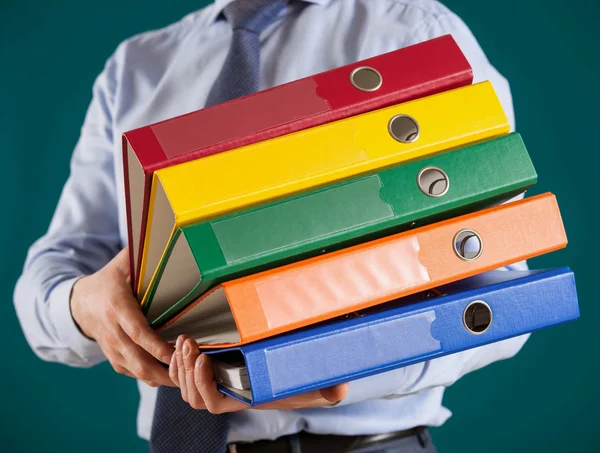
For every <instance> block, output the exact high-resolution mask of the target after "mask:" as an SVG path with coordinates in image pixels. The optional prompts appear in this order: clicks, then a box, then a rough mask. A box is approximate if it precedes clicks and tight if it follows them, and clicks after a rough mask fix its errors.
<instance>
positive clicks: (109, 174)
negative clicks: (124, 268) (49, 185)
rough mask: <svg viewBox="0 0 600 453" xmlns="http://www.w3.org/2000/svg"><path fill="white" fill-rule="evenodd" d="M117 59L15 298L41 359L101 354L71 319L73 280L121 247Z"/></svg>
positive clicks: (75, 359)
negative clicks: (117, 185) (116, 132)
mask: <svg viewBox="0 0 600 453" xmlns="http://www.w3.org/2000/svg"><path fill="white" fill-rule="evenodd" d="M116 73H117V68H116V63H115V59H114V58H111V59H109V60H108V61H107V63H106V65H105V68H104V70H103V72H102V73H101V74H100V75H99V76H98V77H97V79H96V81H95V83H94V86H93V97H92V101H91V104H90V106H89V108H88V111H87V113H86V116H85V120H84V124H83V126H82V129H81V135H80V138H79V140H78V142H77V144H76V147H75V150H74V153H73V155H72V158H71V169H70V175H69V178H68V180H67V182H66V184H65V186H64V188H63V191H62V194H61V196H60V199H59V202H58V206H57V208H56V210H55V213H54V216H53V218H52V221H51V223H50V226H49V229H48V231H47V232H46V234H45V235H44V236H43V237H41V238H40V239H38V240H37V241H36V242H35V243H34V244H33V245H32V246H31V248H30V249H29V251H28V254H27V258H26V261H25V265H24V269H23V273H22V274H21V276H20V277H19V280H18V282H17V285H16V288H15V291H14V298H13V299H14V304H15V308H16V312H17V316H18V318H19V321H20V323H21V326H22V329H23V332H24V334H25V337H26V339H27V341H28V343H29V345H30V346H31V348H32V349H33V351H34V352H35V353H36V354H37V355H38V356H39V357H40V358H42V359H44V360H47V361H53V362H61V363H64V364H68V365H72V366H81V367H84V366H91V365H94V364H96V363H99V362H101V361H103V360H104V356H103V354H102V351H101V350H100V348H99V347H98V345H97V344H96V343H95V342H94V341H92V340H90V339H88V338H87V337H85V336H84V335H83V334H82V333H81V332H80V330H79V328H78V326H77V325H76V324H75V322H74V321H73V318H72V316H71V312H70V300H69V299H70V294H71V289H72V287H73V284H74V282H75V281H76V280H77V279H78V278H80V277H82V276H84V275H88V274H91V273H94V272H95V271H97V270H98V269H100V268H101V267H102V266H104V265H105V264H106V263H107V262H108V261H110V259H111V258H112V257H114V256H115V255H116V253H117V252H118V251H119V250H120V248H122V244H121V241H120V237H119V228H118V218H117V215H118V214H117V194H116V189H115V176H114V154H113V150H114V149H115V147H114V139H115V137H114V136H113V128H112V108H113V93H114V87H115V85H116V81H115V74H116Z"/></svg>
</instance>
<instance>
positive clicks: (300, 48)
mask: <svg viewBox="0 0 600 453" xmlns="http://www.w3.org/2000/svg"><path fill="white" fill-rule="evenodd" d="M230 1H231V0H222V1H217V2H216V4H211V5H210V6H208V7H207V8H204V9H202V10H200V11H197V12H194V13H192V14H189V15H188V16H186V17H184V18H183V19H181V20H180V21H179V22H177V23H175V24H172V25H170V26H168V27H166V28H163V29H160V30H155V31H150V32H147V33H142V34H140V35H137V36H134V37H133V38H131V39H129V40H127V41H125V42H123V43H122V44H121V45H119V47H118V48H117V49H116V51H115V53H114V54H113V55H112V56H111V57H110V59H109V60H108V61H107V63H106V66H105V68H104V70H103V72H102V73H101V74H100V75H99V76H98V78H97V80H96V82H95V84H94V87H93V99H92V101H91V104H90V106H89V110H88V112H87V115H86V117H85V121H84V123H83V126H82V129H81V137H80V139H79V141H78V143H77V146H76V148H75V151H74V154H73V157H72V161H71V173H70V177H69V179H68V181H67V182H66V184H65V187H64V190H63V192H62V196H61V198H60V201H59V203H58V206H57V208H56V212H55V214H54V217H53V219H52V222H51V224H50V227H49V230H48V232H47V234H46V235H44V236H43V237H42V238H40V239H39V240H38V241H36V243H35V244H33V245H32V247H31V248H30V250H29V254H28V256H27V261H26V263H25V267H24V270H23V274H22V276H21V277H20V279H19V281H18V283H17V287H16V290H15V295H14V302H15V306H16V309H17V313H18V316H19V319H20V322H21V324H22V327H23V330H24V332H25V335H26V337H27V340H28V342H29V344H30V345H31V347H32V348H33V350H34V351H35V352H36V354H37V355H38V356H39V357H41V358H42V359H44V360H48V361H55V362H62V363H65V364H68V365H71V366H79V367H89V366H92V365H95V364H97V363H99V362H101V361H103V360H105V358H104V356H103V354H102V351H101V350H100V349H99V347H98V346H97V344H96V343H94V342H93V341H90V340H88V339H87V338H85V337H84V336H83V335H82V334H81V333H80V332H79V330H78V329H77V327H76V325H75V324H74V322H73V320H72V318H71V315H70V311H69V294H70V290H71V287H72V285H73V282H74V281H75V280H76V279H77V278H78V277H80V276H82V275H85V274H89V273H93V272H94V271H96V270H98V269H100V268H101V267H102V266H103V265H104V264H106V263H107V262H108V261H109V260H110V259H111V258H112V257H113V256H114V255H115V254H116V253H117V252H118V251H119V250H120V249H121V248H122V247H124V246H125V245H126V243H127V231H126V229H127V226H126V215H125V202H124V196H123V193H124V189H123V168H122V163H121V140H120V137H121V134H122V133H123V132H125V131H127V130H130V129H133V128H137V127H140V126H143V125H146V124H149V123H153V122H156V121H159V120H163V119H166V118H169V117H173V116H176V115H180V114H182V113H186V112H190V111H193V110H197V109H199V108H201V107H203V106H204V103H205V100H206V97H207V95H208V92H209V90H210V88H211V87H212V85H213V83H214V81H215V78H216V77H217V74H218V73H219V71H220V70H221V67H222V65H223V62H224V60H225V56H226V54H227V51H228V48H229V44H230V40H231V35H232V31H231V28H230V26H229V24H228V23H227V22H226V21H223V20H219V17H218V16H219V12H220V11H221V10H222V9H223V7H224V6H225V5H226V4H228V3H229V2H230ZM165 8H168V5H165ZM448 33H450V34H452V35H453V36H454V38H455V39H456V41H457V42H458V44H459V45H460V47H461V48H462V50H463V52H464V53H465V55H466V56H467V58H468V60H469V61H470V63H471V65H472V66H473V69H474V74H475V81H482V80H490V81H491V82H492V84H493V85H494V87H495V89H496V92H497V94H498V96H499V97H500V100H501V102H502V104H503V106H504V108H505V110H506V113H507V115H508V117H509V119H510V121H511V124H512V126H513V128H514V117H513V107H512V100H511V94H510V89H509V86H508V83H507V81H506V80H505V79H504V78H503V77H502V76H501V75H500V74H499V73H498V72H497V71H496V70H495V69H494V68H493V67H492V65H491V64H490V63H489V62H488V60H487V58H486V56H485V55H484V53H483V51H482V50H481V48H480V46H479V45H478V43H477V41H476V40H475V38H474V37H473V35H472V34H471V32H470V31H469V29H468V28H467V26H466V25H465V24H464V23H463V22H462V21H461V20H460V19H459V18H458V17H457V16H456V15H454V14H453V13H452V12H450V11H449V10H448V9H447V8H446V7H444V6H443V5H441V4H440V3H438V2H437V1H434V0H311V1H306V2H301V1H296V2H292V3H290V5H289V6H287V7H286V8H285V9H284V11H283V12H282V13H281V14H280V16H279V17H278V19H277V20H276V21H275V22H274V23H273V24H271V25H270V26H269V27H268V28H267V29H265V31H264V32H263V33H262V34H261V89H264V88H268V87H271V86H274V85H279V84H282V83H286V82H289V81H292V80H295V79H299V78H302V77H307V76H309V75H311V74H315V73H318V72H322V71H326V70H328V69H332V68H335V67H338V66H342V65H345V64H348V63H351V62H354V61H357V60H362V59H365V58H369V57H372V56H374V55H378V54H381V53H384V52H389V51H392V50H395V49H398V48H400V47H405V46H408V45H411V44H415V43H418V42H421V41H424V40H427V39H431V38H434V37H436V36H440V35H444V34H448ZM410 64H411V62H410V61H407V62H406V65H410ZM401 76H402V75H401V74H399V77H401ZM513 267H514V268H521V269H522V268H523V267H525V264H524V263H519V264H518V265H515V266H513ZM526 339H527V336H522V337H518V338H514V339H511V340H507V341H504V342H500V343H497V344H492V345H488V346H484V347H481V348H478V349H473V350H470V351H466V352H462V353H459V354H454V355H451V356H447V357H444V358H440V359H435V360H431V361H428V362H424V363H420V364H417V365H413V366H409V367H405V368H401V369H398V370H395V371H390V372H387V373H383V374H380V375H376V376H372V377H368V378H365V379H361V380H357V381H354V382H351V384H350V390H349V393H348V396H347V397H346V398H345V399H344V400H343V401H342V402H341V403H340V404H339V405H338V406H336V407H332V408H319V409H305V410H295V411H259V410H245V411H241V412H237V413H235V414H234V415H233V417H232V420H231V430H230V433H229V438H230V440H231V441H239V440H256V439H267V438H275V437H278V436H281V435H285V434H290V433H294V432H297V431H300V430H307V431H310V432H313V433H332V434H374V433H384V432H389V431H394V430H400V429H406V428H410V427H413V426H417V425H428V426H439V425H442V424H443V423H444V422H445V421H446V420H447V419H448V417H449V416H450V411H449V410H447V409H446V408H444V407H443V406H442V396H443V394H444V388H445V387H446V386H448V385H450V384H452V383H453V382H455V381H456V380H457V379H459V378H460V377H461V376H463V375H464V374H466V373H468V372H470V371H473V370H475V369H478V368H481V367H483V366H485V365H487V364H489V363H491V362H494V361H497V360H500V359H505V358H508V357H511V356H513V355H514V354H516V353H517V352H518V351H519V349H520V348H521V347H522V345H523V344H524V342H525V341H526ZM139 390H140V396H141V402H140V408H139V415H138V432H139V435H140V436H141V437H143V438H146V439H147V438H148V437H149V435H150V427H151V423H152V417H153V412H154V402H155V398H156V389H155V388H152V387H149V386H147V385H146V384H144V383H142V382H139Z"/></svg>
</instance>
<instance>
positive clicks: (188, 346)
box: [183, 338, 205, 409]
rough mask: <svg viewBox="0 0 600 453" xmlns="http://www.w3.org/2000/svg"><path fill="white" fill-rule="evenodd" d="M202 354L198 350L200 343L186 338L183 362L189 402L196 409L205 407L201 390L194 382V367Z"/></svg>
mask: <svg viewBox="0 0 600 453" xmlns="http://www.w3.org/2000/svg"><path fill="white" fill-rule="evenodd" d="M199 355H200V352H199V351H198V344H197V343H196V342H195V341H194V340H192V339H191V338H188V339H187V340H185V343H184V345H183V363H184V365H185V381H186V387H187V397H188V403H190V406H192V407H193V408H194V409H205V406H204V401H203V400H202V397H201V396H200V392H198V389H197V388H196V383H195V382H194V367H195V365H196V359H197V358H198V356H199Z"/></svg>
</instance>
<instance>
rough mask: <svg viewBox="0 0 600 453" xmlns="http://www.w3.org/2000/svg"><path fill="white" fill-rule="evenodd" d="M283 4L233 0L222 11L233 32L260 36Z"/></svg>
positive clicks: (268, 0)
mask: <svg viewBox="0 0 600 453" xmlns="http://www.w3.org/2000/svg"><path fill="white" fill-rule="evenodd" d="M285 4H286V0H235V1H233V2H231V3H230V4H229V5H227V6H226V7H225V8H224V9H223V14H224V16H225V18H226V19H227V21H228V22H229V23H230V24H231V28H233V29H234V30H237V29H243V30H247V31H250V32H252V33H256V34H260V32H261V31H262V30H263V29H265V28H266V27H267V26H268V25H269V24H270V23H271V22H272V21H273V20H274V19H275V17H277V15H278V14H279V12H280V11H281V10H282V9H283V7H284V6H285Z"/></svg>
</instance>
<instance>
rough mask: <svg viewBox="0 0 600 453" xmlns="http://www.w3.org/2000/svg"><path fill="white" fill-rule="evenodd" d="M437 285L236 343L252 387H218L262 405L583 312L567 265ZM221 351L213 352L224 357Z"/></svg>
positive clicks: (429, 358) (504, 337) (495, 273)
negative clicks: (477, 305)
mask: <svg viewBox="0 0 600 453" xmlns="http://www.w3.org/2000/svg"><path fill="white" fill-rule="evenodd" d="M439 290H440V291H441V293H442V294H446V295H444V296H441V297H436V298H434V299H429V300H423V298H422V297H412V298H411V297H408V298H406V299H400V300H397V301H394V302H390V303H388V304H384V305H382V306H379V307H376V309H371V310H367V311H366V312H365V313H362V316H361V317H358V318H351V319H346V320H341V321H334V322H327V323H323V324H321V325H319V326H315V327H313V328H307V329H303V330H300V331H297V332H293V333H290V334H286V335H281V336H278V337H274V338H271V339H268V340H264V341H260V342H257V343H252V344H249V345H246V346H242V347H239V348H234V349H233V350H234V351H240V352H241V354H242V355H243V357H244V361H245V363H246V368H247V370H248V377H249V380H250V388H251V391H246V393H245V394H242V393H241V392H239V391H234V390H232V389H228V388H225V387H223V386H220V390H221V391H222V392H224V393H226V394H228V395H230V396H232V397H233V398H236V399H238V400H240V401H243V402H244V403H246V404H250V405H252V406H256V405H260V404H264V403H267V402H269V401H274V400H278V399H281V398H287V397H290V396H293V395H297V394H301V393H305V392H308V391H311V390H316V389H321V388H325V387H329V386H331V385H335V384H339V383H342V382H348V381H350V380H354V379H359V378H363V377H366V376H370V375H373V374H376V373H382V372H385V371H389V370H392V369H395V368H400V367H403V366H407V365H411V364H414V363H418V362H423V361H426V360H431V359H434V358H437V357H441V356H444V355H448V354H452V353H456V352H460V351H463V350H466V349H470V348H474V347H477V346H482V345H485V344H488V343H492V342H496V341H500V340H504V339H507V338H511V337H514V336H518V335H522V334H525V333H528V332H532V331H535V330H538V329H542V328H545V327H549V326H553V325H556V324H560V323H563V322H566V321H572V320H575V319H577V318H578V317H579V308H578V302H577V291H576V287H575V279H574V275H573V273H572V272H571V271H570V269H569V268H560V269H552V270H544V271H525V272H518V271H492V272H489V273H486V274H483V275H479V276H477V277H472V278H470V279H467V280H464V281H460V282H457V283H455V284H452V285H448V286H447V287H443V288H439ZM419 299H420V300H419ZM473 302H484V303H485V304H487V305H488V306H489V308H490V311H491V313H492V316H491V324H490V325H489V327H488V328H487V330H485V331H483V333H477V334H475V333H472V332H471V331H469V330H468V329H467V328H466V327H465V326H466V323H465V322H464V321H463V315H464V313H465V310H466V309H467V307H468V306H469V305H470V304H471V303H473ZM230 351H231V350H230ZM222 352H223V351H222V350H221V351H209V354H216V356H215V357H218V354H219V353H222Z"/></svg>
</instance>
